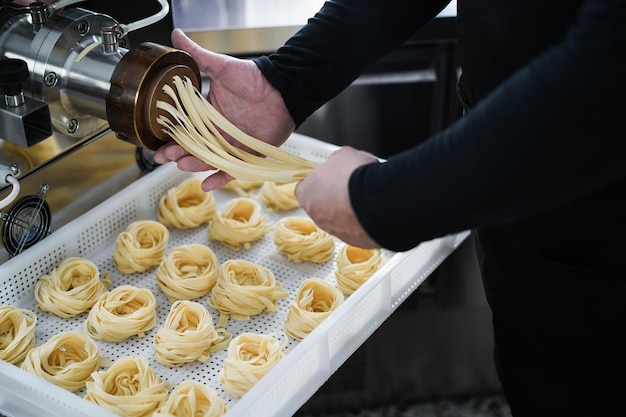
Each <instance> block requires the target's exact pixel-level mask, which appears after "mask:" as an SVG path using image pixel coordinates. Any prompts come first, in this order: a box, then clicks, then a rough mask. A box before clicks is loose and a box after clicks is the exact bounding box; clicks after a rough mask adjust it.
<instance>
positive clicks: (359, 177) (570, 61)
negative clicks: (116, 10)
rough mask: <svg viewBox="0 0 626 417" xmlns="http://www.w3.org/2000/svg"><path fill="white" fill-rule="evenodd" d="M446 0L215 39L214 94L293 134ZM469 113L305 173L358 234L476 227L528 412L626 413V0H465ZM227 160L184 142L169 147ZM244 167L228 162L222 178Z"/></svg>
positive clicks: (322, 203) (241, 119) (369, 243)
mask: <svg viewBox="0 0 626 417" xmlns="http://www.w3.org/2000/svg"><path fill="white" fill-rule="evenodd" d="M445 5H446V2H445V1H437V0H431V1H410V0H395V1H393V0H376V1H375V0H368V1H366V0H335V1H328V2H327V3H326V4H325V5H324V7H323V8H322V9H321V10H320V12H319V13H318V14H316V16H315V17H314V18H313V19H311V20H310V21H309V23H308V24H307V25H306V26H304V27H303V28H302V30H300V31H299V32H298V33H297V34H296V35H294V37H292V38H291V39H290V40H288V41H287V43H286V44H285V45H284V46H283V47H282V48H280V49H279V50H278V51H276V53H274V54H272V55H270V56H268V57H261V58H259V59H256V60H254V61H247V60H239V59H235V58H231V57H227V56H224V55H220V54H214V53H211V52H209V51H206V50H204V49H202V48H200V47H198V46H197V45H195V44H194V43H193V42H191V41H190V40H189V39H187V38H186V37H185V36H184V34H183V33H182V32H180V31H178V30H176V31H174V33H173V34H172V41H173V44H174V46H176V47H179V48H181V49H185V50H187V51H188V52H189V53H190V54H191V55H192V56H193V57H194V59H195V60H196V61H197V62H198V64H199V66H200V68H201V70H202V71H204V72H205V73H206V74H207V75H208V77H209V78H210V81H211V89H210V91H209V100H210V101H211V102H212V103H213V105H214V106H215V107H216V108H217V109H218V110H219V111H220V112H221V113H222V114H224V115H225V116H226V117H227V118H229V119H230V120H231V121H232V122H233V123H235V124H236V125H237V126H239V128H240V129H242V130H243V131H245V132H246V133H248V134H250V135H252V136H255V137H257V138H259V139H262V140H264V141H267V142H269V143H272V144H275V145H280V144H282V143H283V142H284V141H285V140H286V139H287V137H288V136H289V134H290V133H291V132H292V131H293V130H294V129H295V128H296V127H297V126H299V124H300V123H302V122H303V121H304V120H305V119H306V117H307V116H309V115H310V114H311V113H312V112H313V111H315V110H316V109H317V108H318V107H320V106H321V105H322V104H323V103H324V102H326V101H327V100H329V99H331V98H332V97H334V96H335V95H336V94H338V93H339V92H340V91H341V90H342V89H343V88H345V87H346V86H348V85H349V84H350V82H351V81H352V80H354V79H355V78H356V77H358V75H359V74H360V73H362V72H363V71H365V70H366V69H367V68H368V67H369V66H370V65H371V64H373V63H374V62H376V61H377V60H378V59H380V58H381V57H382V56H384V55H385V54H386V53H387V52H389V51H390V50H391V49H393V48H394V47H396V46H398V45H400V44H401V43H402V42H403V41H404V40H406V39H407V38H408V37H409V36H410V35H411V34H413V33H414V32H415V31H416V30H418V29H419V28H421V27H422V26H423V25H424V24H425V23H427V22H428V21H429V20H430V19H432V18H433V17H434V16H435V15H436V14H437V13H438V12H439V11H440V10H441V9H442V8H443V7H444V6H445ZM457 15H458V26H459V42H460V51H461V52H460V59H461V66H462V70H463V75H462V79H461V82H460V88H459V90H460V92H461V94H460V95H461V99H462V101H463V102H464V104H465V105H466V107H467V109H468V110H469V111H468V114H467V116H466V117H464V118H463V119H462V120H460V121H459V122H458V123H456V124H454V125H453V126H451V127H450V128H449V129H446V130H445V131H443V132H441V133H439V134H437V135H435V136H433V137H432V138H430V139H429V140H428V141H426V142H424V143H422V144H419V145H417V146H416V147H414V148H412V149H409V150H407V151H405V152H402V153H400V154H398V155H394V156H392V157H390V158H389V159H388V161H387V162H386V163H378V162H377V161H376V160H375V159H374V158H373V157H372V156H371V155H369V154H367V153H365V152H361V151H358V150H355V149H352V148H350V147H343V148H341V149H339V150H338V151H337V152H336V153H334V154H333V155H332V156H331V157H330V158H329V159H328V161H327V162H325V163H324V164H321V165H319V166H318V167H317V168H316V169H314V170H313V171H312V172H311V173H310V174H309V176H308V177H307V178H306V179H304V180H303V181H302V182H301V183H300V184H299V185H298V187H297V189H296V195H297V197H298V200H299V202H300V204H301V206H302V207H303V208H304V209H305V211H306V212H307V214H308V215H309V216H310V217H311V218H312V219H313V220H314V221H315V222H316V223H317V224H318V225H319V226H320V227H322V228H324V229H326V230H327V231H329V232H330V233H332V234H334V235H335V236H337V237H338V238H340V239H342V240H344V241H345V242H347V243H350V244H353V245H357V246H361V247H379V246H381V247H386V248H388V249H392V250H396V251H403V250H407V249H410V248H412V247H414V246H416V245H417V244H419V243H420V242H422V241H424V240H428V239H432V238H435V237H438V236H443V235H446V234H448V233H453V232H459V231H462V230H467V229H472V230H473V231H474V237H475V239H476V244H477V248H478V255H479V260H480V265H481V270H482V274H483V280H484V283H485V290H486V293H487V297H488V300H489V303H490V306H491V308H492V311H493V321H494V335H495V343H496V365H497V368H498V373H499V376H500V379H501V382H502V387H503V390H504V392H505V394H506V397H507V399H508V401H509V404H510V407H511V410H512V412H513V414H514V415H515V416H518V417H519V416H541V415H549V416H575V415H581V416H599V415H602V416H611V415H621V414H623V411H622V404H621V401H622V400H621V398H622V395H623V393H624V391H625V389H626V382H625V381H626V379H625V378H624V376H623V375H624V374H626V358H625V356H626V354H625V353H624V352H626V343H625V342H624V341H623V340H622V339H624V338H623V337H621V336H620V335H619V333H621V331H622V328H623V326H624V322H625V321H626V257H625V256H624V253H626V243H625V239H624V238H623V236H625V235H626V220H625V219H624V218H625V213H626V124H625V123H624V122H623V121H622V119H623V117H624V114H625V113H626V105H625V102H624V97H626V83H624V81H623V76H622V73H623V70H624V62H625V59H624V56H625V53H626V1H625V0H557V1H550V2H545V1H539V0H525V1H515V0H462V1H459V2H458V12H457ZM392 139H393V138H390V140H392ZM155 160H156V161H157V162H159V163H165V162H167V161H176V162H177V163H178V166H179V167H180V168H181V169H184V170H189V171H201V170H207V169H210V168H211V167H209V166H207V165H206V164H204V163H202V162H201V161H199V160H197V159H195V158H193V157H192V156H189V155H187V154H186V153H185V152H184V151H183V150H182V148H180V147H179V146H178V145H176V144H174V143H171V144H168V145H165V146H164V147H163V148H161V149H160V150H159V151H158V152H157V154H156V155H155ZM229 180H230V178H229V177H228V175H227V174H225V173H221V172H220V173H217V174H215V175H212V176H210V177H208V178H206V179H205V181H204V183H203V187H204V189H205V190H210V189H215V188H219V187H220V186H222V185H224V184H225V183H226V182H227V181H229Z"/></svg>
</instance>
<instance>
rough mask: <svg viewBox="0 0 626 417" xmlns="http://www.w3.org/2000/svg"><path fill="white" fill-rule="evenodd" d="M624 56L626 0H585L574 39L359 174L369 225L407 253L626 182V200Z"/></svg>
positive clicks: (357, 205)
mask: <svg viewBox="0 0 626 417" xmlns="http://www.w3.org/2000/svg"><path fill="white" fill-rule="evenodd" d="M624 51H626V2H624V1H618V0H587V1H585V2H584V3H583V5H582V6H581V8H580V12H579V16H578V20H577V21H576V23H575V24H574V25H573V26H572V27H571V28H570V30H569V31H568V33H567V35H566V37H565V38H564V41H562V42H561V43H558V44H556V45H554V46H553V47H552V48H550V49H549V50H547V51H546V52H545V53H543V54H541V55H539V56H538V57H536V58H535V59H534V60H532V61H531V62H530V63H529V64H527V65H526V66H525V67H523V68H521V69H520V70H519V71H517V72H515V73H514V74H513V75H512V76H511V77H509V78H508V79H507V80H506V81H505V82H503V83H502V84H501V85H500V86H499V87H498V88H496V90H495V91H493V92H492V94H490V95H489V96H487V97H486V98H485V99H484V100H482V101H481V102H480V103H479V104H478V105H477V107H476V108H475V109H473V110H472V111H471V112H470V113H469V114H468V115H467V116H466V117H465V118H463V119H462V120H460V121H459V122H458V123H456V124H455V125H453V126H451V127H450V128H449V129H447V130H445V131H443V132H442V133H440V134H438V135H436V136H434V137H432V138H431V139H430V140H428V141H426V142H425V143H423V144H421V145H418V146H417V147H415V148H413V149H411V150H408V151H406V152H404V153H402V154H399V155H397V156H395V157H392V158H390V159H389V160H388V161H387V162H386V163H381V164H371V165H367V166H364V167H361V168H359V169H358V170H357V171H355V172H354V173H353V175H352V177H351V179H350V184H349V189H350V196H351V202H352V206H353V208H354V210H355V212H356V214H357V217H358V219H359V221H360V222H361V224H362V225H363V227H364V228H365V230H367V232H368V233H369V234H370V236H372V238H373V239H374V240H376V241H377V242H378V243H379V244H381V245H382V246H384V247H387V248H390V249H393V250H407V249H409V248H412V247H414V246H416V245H417V244H419V243H420V242H422V241H425V240H429V239H432V238H435V237H439V236H443V235H446V234H448V233H453V232H459V231H462V230H468V229H473V228H481V227H489V226H497V225H501V224H504V223H508V222H512V221H516V220H519V219H521V218H524V217H525V216H533V215H537V214H540V213H542V212H546V211H550V210H554V209H556V208H559V207H563V206H565V205H567V204H569V203H572V202H574V201H577V200H579V199H584V198H587V197H588V196H589V195H590V194H591V193H593V192H595V191H598V190H600V189H605V188H606V187H614V188H617V186H620V184H621V188H620V189H618V190H617V191H616V192H614V193H613V195H622V198H621V201H624V200H625V199H624V198H623V196H624V195H626V190H624V189H623V188H624V187H623V185H624V184H626V180H625V178H626V123H625V122H624V117H625V114H626V106H625V104H624V103H625V101H624V99H625V97H626V88H625V86H626V83H624V76H623V73H624ZM617 198H619V197H617ZM617 198H616V201H619V200H617ZM608 203H610V201H607V202H604V203H601V204H604V205H602V206H599V207H604V210H606V207H609V206H610V204H608ZM597 214H598V216H599V217H601V216H602V212H601V210H599V211H598V213H597ZM580 221H581V222H586V221H596V219H580Z"/></svg>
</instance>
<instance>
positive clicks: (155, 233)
mask: <svg viewBox="0 0 626 417" xmlns="http://www.w3.org/2000/svg"><path fill="white" fill-rule="evenodd" d="M169 236H170V232H169V230H167V227H165V225H163V224H162V223H159V222H157V221H154V220H137V221H134V222H132V223H131V224H129V225H128V226H127V227H126V230H124V231H123V232H122V233H120V234H119V236H118V237H117V240H116V241H115V248H114V249H113V264H114V265H115V267H116V268H117V269H119V271H120V272H122V273H123V274H132V273H133V272H144V271H147V270H148V269H150V268H151V267H153V266H155V265H158V264H159V263H160V262H161V261H162V260H163V257H164V256H165V250H166V249H167V241H168V240H169Z"/></svg>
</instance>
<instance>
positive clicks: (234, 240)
mask: <svg viewBox="0 0 626 417" xmlns="http://www.w3.org/2000/svg"><path fill="white" fill-rule="evenodd" d="M269 229H270V227H269V222H268V220H267V218H266V217H265V216H264V215H263V213H262V211H261V206H260V205H259V203H257V202H256V201H254V200H252V199H250V198H245V197H239V198H234V199H232V200H230V201H229V202H228V204H227V205H226V207H225V208H224V210H223V211H222V212H221V213H216V214H215V215H214V216H213V220H211V222H210V223H209V229H208V237H209V239H211V240H217V241H220V242H222V243H223V244H225V245H226V246H228V247H229V248H231V249H232V250H239V249H240V248H241V247H242V246H243V248H244V249H250V247H251V245H250V243H251V242H255V241H257V240H259V239H261V238H262V237H263V236H265V235H266V234H267V232H269Z"/></svg>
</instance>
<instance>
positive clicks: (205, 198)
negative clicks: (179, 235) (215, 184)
mask: <svg viewBox="0 0 626 417" xmlns="http://www.w3.org/2000/svg"><path fill="white" fill-rule="evenodd" d="M201 184H202V180H201V179H200V178H198V177H191V178H187V179H186V180H185V181H183V182H182V183H180V184H179V185H178V186H176V187H173V188H171V189H169V190H168V191H167V193H166V194H165V195H163V196H162V197H161V199H160V200H159V204H158V210H157V219H158V221H159V222H161V223H163V224H164V225H165V226H168V227H175V228H177V229H191V228H193V227H198V226H200V225H201V224H203V223H208V222H209V220H211V218H212V217H213V214H215V198H214V197H213V193H211V192H205V191H203V190H202V188H201Z"/></svg>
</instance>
